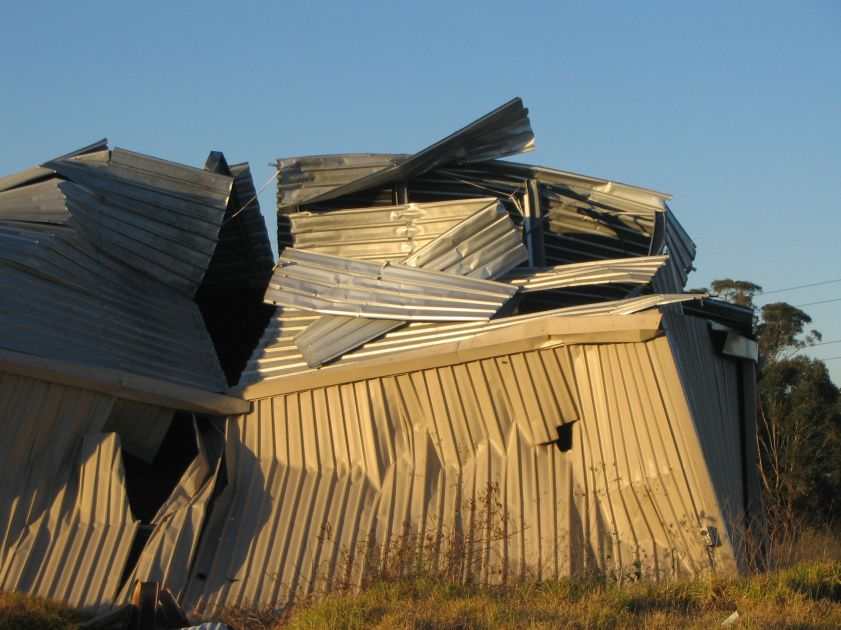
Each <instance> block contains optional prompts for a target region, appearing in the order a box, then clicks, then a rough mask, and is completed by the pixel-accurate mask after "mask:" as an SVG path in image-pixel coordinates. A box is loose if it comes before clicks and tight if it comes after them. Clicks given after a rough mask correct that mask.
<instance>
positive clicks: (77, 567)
mask: <svg viewBox="0 0 841 630" xmlns="http://www.w3.org/2000/svg"><path fill="white" fill-rule="evenodd" d="M81 437H82V444H81V447H80V448H79V449H78V453H77V456H76V458H75V461H74V466H73V471H72V472H71V474H70V475H69V476H68V477H65V478H64V479H62V478H61V477H52V478H51V479H50V480H51V483H52V484H53V486H52V489H53V492H52V499H53V501H52V504H51V505H50V506H49V507H48V508H47V509H46V510H45V511H44V513H42V514H41V515H40V516H39V517H38V518H36V519H34V520H32V521H31V522H30V523H29V524H28V525H27V527H26V529H25V530H24V531H23V532H22V535H21V536H20V538H19V540H18V541H17V542H16V543H15V544H14V545H12V546H10V548H9V550H8V553H7V554H6V557H5V560H4V563H3V566H2V572H0V588H2V589H3V590H20V591H24V592H27V593H32V594H34V595H38V596H41V597H46V598H49V599H57V600H60V601H63V602H65V603H67V604H69V605H71V606H78V607H84V608H92V609H98V608H101V607H103V606H109V605H111V603H112V602H113V601H114V599H115V597H116V595H117V589H118V587H119V582H120V578H121V576H122V574H123V571H124V569H125V563H126V561H127V559H128V554H129V552H130V550H131V545H132V542H133V540H134V536H135V534H136V533H137V528H138V525H139V523H138V522H137V521H135V520H134V519H133V517H132V515H131V510H130V508H129V504H128V497H127V495H126V492H125V480H124V473H123V468H122V457H121V455H120V442H119V437H118V436H117V435H116V434H115V433H108V434H101V433H91V432H88V433H85V434H83V435H82V436H81Z"/></svg>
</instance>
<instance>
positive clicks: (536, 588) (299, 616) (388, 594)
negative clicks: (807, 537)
mask: <svg viewBox="0 0 841 630" xmlns="http://www.w3.org/2000/svg"><path fill="white" fill-rule="evenodd" d="M734 611H738V612H739V615H740V618H739V620H738V622H737V623H736V624H735V625H734V626H733V627H737V628H841V563H837V562H817V563H810V564H803V565H798V566H795V567H792V568H789V569H785V570H781V571H777V572H771V573H765V574H762V575H756V576H752V577H749V578H711V579H697V580H686V581H677V582H670V583H664V584H651V583H636V584H627V585H623V586H620V585H617V584H608V583H604V582H585V581H581V580H560V581H553V582H544V583H537V582H532V583H523V584H518V585H516V586H512V587H507V588H490V589H488V588H486V589H479V588H473V587H465V586H457V585H453V584H445V583H441V582H438V581H434V580H429V579H413V580H405V581H390V582H381V583H378V584H374V585H372V586H371V587H369V588H367V589H365V590H364V591H362V592H360V593H357V594H353V595H347V594H345V595H333V596H329V597H327V598H325V599H323V600H321V601H319V602H314V603H311V604H307V605H303V606H299V607H298V608H297V609H296V610H294V611H293V612H292V613H291V615H290V616H289V617H288V618H287V619H286V620H284V621H283V622H280V623H277V624H275V625H266V626H264V627H273V628H278V629H280V628H285V629H288V630H293V629H294V630H309V629H313V630H314V629H322V628H326V629H342V630H352V629H356V628H360V629H361V628H383V629H386V628H387V629H392V628H393V629H403V628H405V629H415V630H420V629H424V630H433V629H436V630H455V629H459V630H468V629H483V628H502V629H516V630H522V629H524V628H558V627H570V628H594V629H595V628H658V629H659V628H710V627H713V626H720V624H721V622H722V621H724V620H725V619H726V618H727V617H729V616H730V615H731V613H733V612H734ZM251 627H255V628H256V627H260V625H259V624H258V623H257V622H256V619H255V623H254V624H253V625H252V626H251Z"/></svg>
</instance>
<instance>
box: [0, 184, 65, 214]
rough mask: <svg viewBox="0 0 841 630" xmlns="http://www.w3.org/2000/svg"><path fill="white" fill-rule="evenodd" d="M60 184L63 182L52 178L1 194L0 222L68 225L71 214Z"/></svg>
mask: <svg viewBox="0 0 841 630" xmlns="http://www.w3.org/2000/svg"><path fill="white" fill-rule="evenodd" d="M59 184H61V180H59V179H56V178H50V179H48V180H46V181H42V182H38V183H35V184H32V185H30V186H24V187H23V188H13V189H12V190H7V191H5V192H0V220H2V221H24V222H26V221H35V222H38V223H56V224H59V225H64V224H66V223H67V221H68V219H69V218H70V213H69V212H68V211H67V207H66V204H65V199H64V193H63V192H61V189H60V187H59Z"/></svg>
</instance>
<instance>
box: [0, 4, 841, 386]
mask: <svg viewBox="0 0 841 630" xmlns="http://www.w3.org/2000/svg"><path fill="white" fill-rule="evenodd" d="M0 53H2V54H0V76H2V84H3V88H2V92H0V94H2V98H0V121H2V122H0V147H1V148H2V149H1V150H0V174H6V173H9V172H13V171H16V170H19V169H22V168H25V167H28V166H30V165H32V164H35V163H37V162H41V161H43V160H46V159H48V158H51V157H54V156H56V155H59V154H61V153H65V152H67V151H70V150H72V149H74V148H77V147H79V146H82V145H84V144H87V143H89V142H92V141H94V140H96V139H99V138H101V137H103V136H107V137H108V139H109V141H110V142H111V144H112V146H114V145H116V146H121V147H125V148H128V149H133V150H136V151H140V152H144V153H149V154H152V155H156V156H159V157H164V158H167V159H171V160H175V161H179V162H184V163H187V164H193V165H196V166H201V165H202V164H203V163H204V159H205V157H206V156H207V152H208V151H209V150H211V149H221V150H223V151H224V152H225V154H226V156H227V157H228V158H229V160H231V161H243V160H248V161H250V162H251V163H252V166H253V167H254V171H255V179H256V180H257V183H258V186H259V185H260V184H261V183H262V182H264V181H266V179H267V178H269V177H270V176H271V174H272V170H271V168H270V167H269V166H268V163H269V162H270V161H271V160H274V159H275V158H277V157H285V156H294V155H305V154H315V153H332V152H348V151H386V152H411V151H415V150H417V149H419V148H422V147H423V146H425V145H426V144H429V143H430V142H431V141H433V140H437V139H438V138H439V137H441V136H443V135H445V134H447V133H449V132H450V131H452V130H454V129H456V128H458V127H460V126H462V125H463V124H465V123H467V122H469V121H471V120H473V119H474V118H476V117H478V116H479V115H481V114H483V113H485V112H486V111H488V110H490V109H492V108H494V107H496V106H497V105H499V104H501V103H503V102H505V101H507V100H508V99H509V98H511V97H513V96H521V97H522V98H523V100H524V101H525V103H526V106H527V107H529V108H530V111H531V119H532V124H533V127H534V130H535V133H536V136H537V145H538V150H537V151H536V152H534V153H533V154H531V155H528V156H524V158H523V161H529V162H535V163H541V164H545V165H547V166H553V167H556V168H561V169H565V170H570V171H575V172H581V173H585V174H588V175H595V176H599V177H605V178H609V179H615V180H618V181H624V182H628V183H633V184H638V185H641V186H648V187H651V188H656V189H658V190H663V191H666V192H670V193H672V194H673V195H674V201H673V203H672V208H673V209H674V211H675V213H676V214H677V216H678V217H679V219H680V220H681V221H682V222H683V224H684V226H685V227H686V228H687V230H688V231H689V233H690V234H691V235H692V237H693V238H694V239H695V241H696V243H697V244H698V249H699V255H698V258H697V260H696V267H697V269H698V270H697V272H695V273H694V274H693V275H692V277H691V278H690V281H689V285H690V287H693V286H702V285H706V284H708V283H709V282H710V281H711V280H712V279H714V278H721V277H726V276H729V277H733V278H741V279H749V280H752V281H754V282H757V283H758V284H761V285H762V286H763V287H765V289H767V290H772V289H777V288H786V287H791V286H796V285H801V284H806V283H810V282H818V281H823V280H832V279H837V278H841V2H839V1H838V0H824V1H805V0H804V1H803V2H775V1H760V2H751V1H741V2H732V1H728V2H720V1H705V2H695V1H692V2H689V1H686V2H680V1H670V2H603V3H599V2H561V1H557V2H535V3H532V2H520V3H515V2H504V3H503V2H472V3H469V2H457V1H456V0H450V1H449V2H437V1H434V2H433V1H425V2H415V3H411V4H410V3H399V2H396V1H390V2H348V1H345V2H335V3H325V2H316V1H311V2H297V3H291V2H288V3H283V2H265V3H247V2H242V3H240V2H225V3H219V2H201V3H199V2H171V1H170V2H165V3H164V2H142V3H139V2H138V3H131V4H128V3H117V2H39V3H26V2H14V3H12V2H6V3H4V4H3V5H2V8H0ZM273 194H274V191H273V189H272V188H271V187H270V188H269V189H267V190H266V192H265V193H264V194H263V195H261V199H260V201H261V204H262V205H263V210H264V213H265V214H266V215H267V219H268V220H269V222H270V226H271V228H270V229H272V230H273V229H274V217H273ZM772 298H773V299H782V300H786V301H789V302H791V303H793V304H803V303H807V302H815V301H820V300H829V299H834V298H841V282H839V283H834V284H827V285H824V286H821V287H816V288H813V289H802V290H797V291H791V292H785V293H780V294H775V295H773V296H768V297H767V298H766V300H764V301H771V300H772ZM760 302H763V300H760ZM804 309H805V310H806V311H807V312H809V313H810V314H811V315H812V317H813V318H814V325H815V327H817V328H818V329H819V330H821V331H822V332H823V333H824V339H825V340H826V341H833V340H839V339H841V321H840V320H841V317H839V315H841V301H838V302H829V303H826V304H819V305H812V306H807V307H804ZM812 354H813V355H814V356H819V357H836V356H841V343H839V344H826V345H823V346H820V347H817V348H815V349H813V350H812ZM827 365H828V366H829V367H830V368H831V370H832V372H833V376H834V379H835V381H836V383H841V360H833V361H829V362H828V364H827Z"/></svg>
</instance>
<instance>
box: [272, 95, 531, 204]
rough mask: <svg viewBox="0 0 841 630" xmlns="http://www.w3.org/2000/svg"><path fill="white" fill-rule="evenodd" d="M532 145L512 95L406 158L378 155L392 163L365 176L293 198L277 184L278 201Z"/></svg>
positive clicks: (339, 191) (523, 112) (328, 195)
mask: <svg viewBox="0 0 841 630" xmlns="http://www.w3.org/2000/svg"><path fill="white" fill-rule="evenodd" d="M533 149H534V132H533V131H532V129H531V122H530V121H529V118H528V110H527V109H526V108H525V107H523V101H522V100H521V99H519V98H515V99H512V100H510V101H509V102H507V103H505V104H504V105H502V106H501V107H498V108H497V109H495V110H493V111H492V112H490V113H488V114H486V115H485V116H482V117H481V118H479V119H478V120H476V121H474V122H472V123H470V124H469V125H467V126H466V127H464V128H462V129H459V130H458V131H456V132H455V133H453V134H451V135H449V136H447V137H446V138H444V139H443V140H439V141H438V142H436V143H435V144H433V145H431V146H429V147H427V148H425V149H423V150H421V151H419V152H417V153H415V154H414V155H411V156H409V157H408V158H405V159H402V160H400V159H399V158H395V157H394V156H381V157H383V158H385V159H386V160H388V161H390V162H391V164H390V165H389V166H386V167H384V168H382V169H380V170H377V171H374V172H373V173H371V174H369V175H367V176H364V177H360V178H358V179H353V180H345V181H346V183H343V184H341V185H338V186H336V187H334V188H332V189H328V190H326V191H322V192H317V191H316V193H315V194H311V195H305V194H303V193H301V192H299V193H298V194H297V195H296V196H295V199H294V201H293V200H292V198H291V196H287V195H285V194H284V192H285V189H281V188H279V189H278V197H279V199H278V200H279V203H280V204H281V205H289V204H290V203H298V204H301V203H317V202H320V201H324V200H327V199H335V198H336V197H341V196H343V195H348V194H352V193H355V192H359V191H362V190H366V189H368V188H375V187H378V186H382V185H384V184H388V183H391V182H395V181H404V180H407V179H409V178H412V177H415V176H417V175H420V174H421V173H425V172H427V171H429V170H431V169H433V168H435V167H436V166H440V165H442V164H464V163H468V162H483V161H485V160H491V159H494V158H501V157H505V156H508V155H514V154H517V153H523V152H525V151H531V150H533ZM358 161H362V160H358ZM364 161H365V162H368V163H370V162H371V161H372V160H371V159H370V158H368V157H367V156H366V158H365V159H364ZM282 163H285V165H286V168H287V169H288V168H289V166H290V165H291V163H292V160H289V159H287V160H281V161H279V162H278V166H281V164H282ZM354 174H355V173H354ZM281 183H282V182H281Z"/></svg>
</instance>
